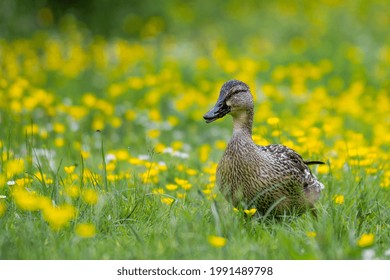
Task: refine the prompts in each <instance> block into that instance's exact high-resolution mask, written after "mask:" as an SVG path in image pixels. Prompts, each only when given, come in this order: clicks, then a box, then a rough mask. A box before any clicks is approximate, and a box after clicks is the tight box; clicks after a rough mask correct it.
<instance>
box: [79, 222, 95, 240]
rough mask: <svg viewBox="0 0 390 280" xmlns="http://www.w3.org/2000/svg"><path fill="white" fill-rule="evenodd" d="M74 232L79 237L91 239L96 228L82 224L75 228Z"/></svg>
mask: <svg viewBox="0 0 390 280" xmlns="http://www.w3.org/2000/svg"><path fill="white" fill-rule="evenodd" d="M75 232H76V234H77V235H78V236H80V237H83V238H91V237H94V236H95V235H96V228H95V226H94V225H93V224H90V223H82V224H78V225H77V226H76V228H75Z"/></svg>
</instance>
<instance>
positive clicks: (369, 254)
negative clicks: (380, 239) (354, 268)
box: [362, 249, 375, 260]
mask: <svg viewBox="0 0 390 280" xmlns="http://www.w3.org/2000/svg"><path fill="white" fill-rule="evenodd" d="M374 257H375V251H374V250H373V249H367V250H364V251H363V252H362V258H363V260H372V259H374Z"/></svg>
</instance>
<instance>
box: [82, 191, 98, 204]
mask: <svg viewBox="0 0 390 280" xmlns="http://www.w3.org/2000/svg"><path fill="white" fill-rule="evenodd" d="M81 197H82V199H83V200H84V201H85V203H87V204H90V205H95V204H96V203H97V202H98V198H99V195H98V193H97V191H95V190H93V189H84V190H83V191H82V193H81Z"/></svg>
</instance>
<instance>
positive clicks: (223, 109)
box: [203, 101, 230, 123]
mask: <svg viewBox="0 0 390 280" xmlns="http://www.w3.org/2000/svg"><path fill="white" fill-rule="evenodd" d="M228 113H230V107H229V106H227V105H226V103H225V102H223V101H219V102H217V104H215V106H214V107H213V108H211V110H210V111H208V112H207V113H206V114H205V115H204V116H203V118H204V119H205V120H206V123H211V122H213V121H215V120H217V119H220V118H223V117H224V116H225V115H226V114H228Z"/></svg>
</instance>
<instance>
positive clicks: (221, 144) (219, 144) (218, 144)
mask: <svg viewBox="0 0 390 280" xmlns="http://www.w3.org/2000/svg"><path fill="white" fill-rule="evenodd" d="M215 147H216V148H217V149H218V150H225V149H226V142H225V141H223V140H217V141H215Z"/></svg>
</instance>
